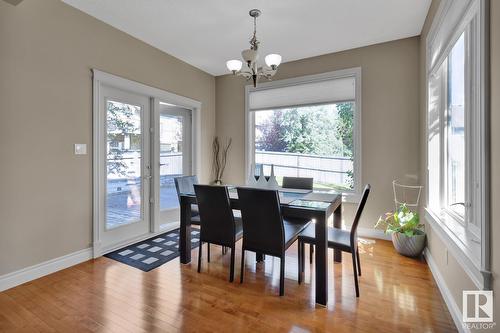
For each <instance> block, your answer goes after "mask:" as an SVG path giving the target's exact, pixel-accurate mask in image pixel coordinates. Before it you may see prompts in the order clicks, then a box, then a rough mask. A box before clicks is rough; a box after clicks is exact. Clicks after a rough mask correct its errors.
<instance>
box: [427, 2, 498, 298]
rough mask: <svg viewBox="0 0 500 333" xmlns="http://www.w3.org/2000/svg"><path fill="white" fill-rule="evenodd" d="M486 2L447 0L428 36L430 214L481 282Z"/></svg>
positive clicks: (485, 251) (485, 254)
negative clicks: (467, 3) (467, 2)
mask: <svg viewBox="0 0 500 333" xmlns="http://www.w3.org/2000/svg"><path fill="white" fill-rule="evenodd" d="M485 10H486V9H485V2H484V1H483V0H472V1H470V2H469V5H467V6H466V2H458V1H450V0H444V1H443V2H442V3H441V5H440V9H439V10H438V14H437V15H438V16H437V17H436V18H435V19H434V23H433V26H432V27H431V30H430V33H429V36H428V38H427V60H428V62H427V77H428V79H427V92H428V94H427V112H428V113H427V186H426V187H427V194H428V195H427V204H426V213H427V214H426V219H427V221H428V222H429V223H430V225H431V226H432V227H433V228H435V230H436V232H437V233H438V234H440V235H441V236H442V237H443V240H444V241H445V242H446V243H447V244H448V245H449V248H450V249H452V250H453V249H455V250H454V251H456V252H457V253H456V255H455V258H456V259H457V260H458V261H459V262H460V263H461V264H462V265H463V266H464V269H465V271H466V272H472V273H471V274H472V275H471V278H472V279H473V281H475V282H476V285H477V286H478V287H480V288H483V287H485V283H488V282H487V281H488V278H487V276H486V275H484V274H483V273H484V272H488V271H489V267H488V266H489V243H488V237H486V238H484V236H483V235H487V234H488V224H487V212H488V207H487V205H488V193H487V182H488V179H487V173H486V161H487V154H488V152H487V148H486V147H487V144H486V143H487V133H486V132H487V131H486V129H487V126H486V121H485V119H486V107H485V105H486V103H485V100H486V97H485V96H486V94H485V87H486V82H487V80H486V79H487V77H486V75H485V74H484V73H485V66H486V63H487V62H486V61H485V54H486V52H485V42H484V41H485V38H484V36H485V29H486V24H485V20H484V17H485V15H486V14H485ZM464 254H465V256H464ZM481 271H482V272H483V273H481ZM485 281H486V282H485Z"/></svg>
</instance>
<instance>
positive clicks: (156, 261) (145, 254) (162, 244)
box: [105, 229, 200, 272]
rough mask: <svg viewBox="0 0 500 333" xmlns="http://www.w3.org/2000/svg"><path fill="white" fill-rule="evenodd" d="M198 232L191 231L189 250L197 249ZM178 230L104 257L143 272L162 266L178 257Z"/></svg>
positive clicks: (196, 230)
mask: <svg viewBox="0 0 500 333" xmlns="http://www.w3.org/2000/svg"><path fill="white" fill-rule="evenodd" d="M199 243H200V231H199V230H198V229H192V230H191V248H192V249H194V248H196V247H198V245H199ZM179 254H180V253H179V229H175V230H172V231H169V232H166V233H164V234H161V235H159V236H156V237H153V238H150V239H147V240H145V241H142V242H139V243H135V244H132V245H129V246H127V247H124V248H121V249H119V250H116V251H114V252H111V253H108V254H106V255H105V257H108V258H111V259H114V260H116V261H119V262H121V263H124V264H127V265H129V266H132V267H135V268H139V269H140V270H142V271H144V272H149V271H150V270H152V269H154V268H156V267H159V266H161V265H163V264H164V263H166V262H169V261H170V260H172V259H174V258H177V257H178V256H179Z"/></svg>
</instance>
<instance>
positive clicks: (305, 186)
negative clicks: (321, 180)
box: [282, 177, 314, 190]
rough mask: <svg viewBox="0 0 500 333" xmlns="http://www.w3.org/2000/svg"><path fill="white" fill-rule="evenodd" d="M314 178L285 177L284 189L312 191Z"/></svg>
mask: <svg viewBox="0 0 500 333" xmlns="http://www.w3.org/2000/svg"><path fill="white" fill-rule="evenodd" d="M313 182H314V178H306V177H283V186H282V187H283V188H296V189H300V190H312V189H313Z"/></svg>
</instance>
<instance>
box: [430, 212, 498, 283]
mask: <svg viewBox="0 0 500 333" xmlns="http://www.w3.org/2000/svg"><path fill="white" fill-rule="evenodd" d="M425 220H426V221H427V222H428V223H427V224H428V225H429V226H430V227H431V228H432V230H433V231H435V232H436V233H437V234H438V236H439V237H440V238H441V240H442V241H443V243H444V244H445V245H446V246H447V248H448V250H449V251H450V252H451V253H452V255H453V257H454V258H455V260H456V261H457V262H458V263H459V264H460V266H461V267H462V269H463V270H464V271H465V273H466V274H467V275H468V276H469V278H470V279H471V280H472V282H473V283H474V284H475V285H476V287H477V288H478V289H484V288H485V287H486V286H487V285H488V280H487V279H489V276H487V274H483V272H482V271H481V268H480V267H479V266H480V263H481V244H479V243H476V242H474V241H472V240H471V239H470V238H469V237H467V232H466V230H465V227H464V226H463V225H461V224H460V223H459V222H457V221H456V220H455V219H453V218H452V217H451V216H449V215H446V214H436V213H435V212H433V211H432V210H431V209H429V208H425Z"/></svg>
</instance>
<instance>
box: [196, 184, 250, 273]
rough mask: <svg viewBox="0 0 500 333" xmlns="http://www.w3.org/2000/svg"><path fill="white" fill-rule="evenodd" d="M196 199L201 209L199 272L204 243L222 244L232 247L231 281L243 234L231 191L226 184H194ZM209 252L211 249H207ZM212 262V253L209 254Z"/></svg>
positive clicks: (208, 244) (208, 246)
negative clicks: (239, 241) (233, 208)
mask: <svg viewBox="0 0 500 333" xmlns="http://www.w3.org/2000/svg"><path fill="white" fill-rule="evenodd" d="M194 191H195V193H196V201H197V202H198V207H199V209H200V217H201V219H200V246H199V252H198V273H199V272H200V269H201V256H202V247H203V243H204V242H206V243H207V249H209V248H210V244H216V245H220V246H222V247H223V248H224V247H228V248H230V249H231V266H230V268H229V281H230V282H233V280H234V255H235V244H236V242H237V241H238V240H240V239H241V237H242V236H243V228H242V223H241V218H239V217H235V216H234V215H233V210H232V209H231V202H230V201H229V192H228V190H227V187H225V186H212V185H197V184H195V185H194ZM207 252H208V253H210V252H209V250H208V251H207ZM208 261H209V262H210V255H208Z"/></svg>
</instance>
